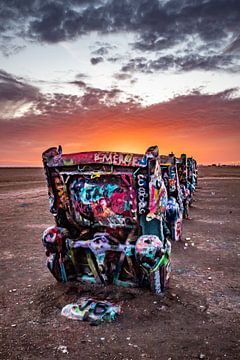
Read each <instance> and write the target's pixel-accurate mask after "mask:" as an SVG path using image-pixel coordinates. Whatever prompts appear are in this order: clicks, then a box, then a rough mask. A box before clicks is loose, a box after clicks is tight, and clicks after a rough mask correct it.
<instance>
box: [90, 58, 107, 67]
mask: <svg viewBox="0 0 240 360" xmlns="http://www.w3.org/2000/svg"><path fill="white" fill-rule="evenodd" d="M90 61H91V64H92V65H97V64H99V63H101V62H103V61H104V59H103V57H102V56H98V57H93V58H91V59H90Z"/></svg>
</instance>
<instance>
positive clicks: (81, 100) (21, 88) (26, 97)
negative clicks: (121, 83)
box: [0, 70, 139, 119]
mask: <svg viewBox="0 0 240 360" xmlns="http://www.w3.org/2000/svg"><path fill="white" fill-rule="evenodd" d="M45 83H47V82H46V81H45ZM65 84H70V85H75V86H77V87H78V88H80V89H81V90H82V95H66V94H61V93H53V94H44V95H43V94H42V93H41V92H40V91H39V89H38V88H37V87H35V86H32V85H29V84H28V83H27V82H26V80H24V79H23V78H17V77H15V76H14V75H11V74H9V73H7V72H5V71H3V70H0V118H2V119H11V117H15V115H16V114H18V113H19V110H20V111H22V107H23V106H25V105H29V106H28V108H27V110H26V108H25V109H24V112H25V111H26V112H27V114H28V116H31V115H32V116H35V114H39V116H42V117H46V118H48V117H49V118H50V119H51V117H52V116H56V115H61V116H62V117H65V116H66V115H69V114H74V113H76V112H79V111H84V110H87V109H91V110H93V109H96V108H97V109H98V108H101V107H112V106H117V105H119V104H124V103H122V101H121V99H120V97H121V94H122V91H121V90H120V89H117V88H112V89H110V90H105V89H100V88H95V87H91V86H89V85H87V84H86V83H85V82H84V81H81V80H74V81H69V82H68V83H66V82H65ZM138 100H139V99H137V98H136V97H129V98H128V99H127V100H126V102H125V104H127V103H128V104H129V105H128V106H131V105H133V104H136V103H137V102H138Z"/></svg>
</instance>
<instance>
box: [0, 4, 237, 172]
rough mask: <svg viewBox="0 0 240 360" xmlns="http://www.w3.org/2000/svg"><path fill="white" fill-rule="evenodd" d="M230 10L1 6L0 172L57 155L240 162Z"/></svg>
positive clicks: (37, 163) (233, 25)
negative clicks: (56, 149) (55, 149)
mask: <svg viewBox="0 0 240 360" xmlns="http://www.w3.org/2000/svg"><path fill="white" fill-rule="evenodd" d="M239 24H240V1H239V0H0V143H1V152H0V166H41V153H42V152H43V151H44V150H46V149H47V148H49V147H51V146H58V145H59V144H61V145H62V147H63V152H64V153H69V152H79V151H92V150H103V151H105V150H106V151H123V152H137V153H139V152H140V153H143V152H145V149H146V148H147V147H149V146H151V145H158V146H159V149H160V153H162V154H167V153H169V152H171V151H173V152H174V153H175V154H176V155H177V156H179V155H180V154H181V153H183V152H184V153H187V154H188V155H189V156H194V157H195V158H196V159H197V161H198V162H199V163H201V164H211V163H226V164H232V163H239V162H240V26H239Z"/></svg>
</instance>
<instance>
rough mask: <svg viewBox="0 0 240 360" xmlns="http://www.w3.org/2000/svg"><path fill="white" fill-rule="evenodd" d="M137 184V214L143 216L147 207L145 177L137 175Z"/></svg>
mask: <svg viewBox="0 0 240 360" xmlns="http://www.w3.org/2000/svg"><path fill="white" fill-rule="evenodd" d="M137 184H138V190H137V197H138V213H139V215H143V214H145V213H146V211H147V206H148V191H147V185H148V184H147V176H145V175H143V174H138V176H137Z"/></svg>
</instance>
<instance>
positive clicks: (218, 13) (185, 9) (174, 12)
mask: <svg viewBox="0 0 240 360" xmlns="http://www.w3.org/2000/svg"><path fill="white" fill-rule="evenodd" d="M1 4H2V8H3V11H2V12H1V15H0V24H1V33H2V34H3V36H6V35H8V33H9V32H10V33H11V35H12V36H13V35H15V37H16V36H18V37H19V35H20V36H21V37H24V38H25V39H27V38H29V39H31V40H33V41H40V42H47V43H57V42H60V41H64V40H72V39H76V38H77V37H79V36H81V35H83V34H88V33H89V32H92V31H97V32H99V33H101V34H106V33H117V32H125V31H128V32H132V33H133V34H135V35H136V40H135V41H134V42H133V43H132V46H133V48H134V49H136V50H139V51H141V52H145V53H147V52H155V53H156V52H163V51H166V50H167V49H173V48H174V47H176V46H185V47H186V48H185V50H188V51H190V52H191V56H192V57H193V56H194V55H196V53H199V52H198V51H197V49H196V48H195V47H194V48H193V49H192V51H191V48H189V47H188V38H189V37H198V39H199V43H200V42H201V48H202V50H203V52H204V51H205V52H207V51H211V50H212V51H214V54H213V57H214V56H219V57H221V56H222V53H221V51H222V48H223V45H224V47H225V48H227V47H228V46H229V49H230V50H229V51H231V52H232V56H234V55H235V53H236V51H238V50H239V44H238V43H239V40H237V38H238V37H239V23H240V2H239V1H238V0H208V1H206V0H182V1H178V0H169V1H167V2H166V1H159V0H132V1H128V0H122V1H121V2H119V0H101V1H94V0H92V1H90V2H89V1H83V0H82V1H80V0H69V1H64V0H59V1H53V0H42V1H37V0H32V1H30V0H26V1H25V0H24V1H23V0H18V1H17V0H12V1H8V0H1ZM233 39H236V40H235V41H234V40H233ZM231 49H232V50H233V49H234V51H232V50H231ZM237 49H238V50H237ZM2 50H3V51H6V49H5V50H4V48H3V46H2ZM18 50H19V49H16V50H15V51H18ZM108 50H109V48H108V47H107V46H102V45H101V46H100V47H99V49H97V50H95V55H100V57H102V56H105V55H107V52H108ZM163 55H164V56H166V55H169V54H166V53H165V54H163ZM200 55H201V56H205V54H202V53H200ZM100 57H99V59H100ZM174 57H175V55H174ZM193 61H195V60H192V62H193ZM196 61H197V59H196ZM93 62H94V60H93ZM211 62H212V66H213V67H214V65H215V64H216V66H217V68H218V67H219V66H220V67H221V66H222V62H223V63H224V62H225V59H224V56H223V61H217V62H216V61H215V60H214V59H213V60H211ZM208 63H209V61H208ZM223 69H225V70H231V69H230V67H224V66H223Z"/></svg>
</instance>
